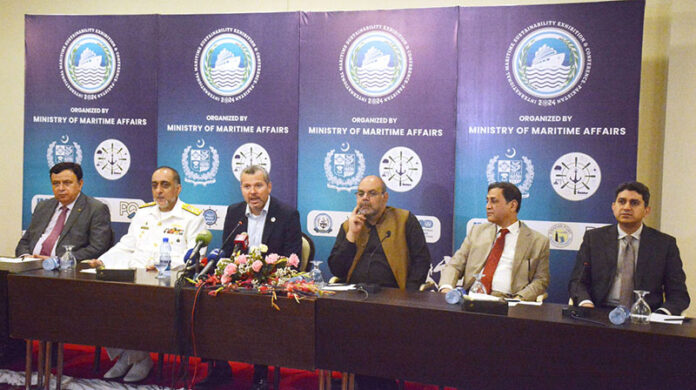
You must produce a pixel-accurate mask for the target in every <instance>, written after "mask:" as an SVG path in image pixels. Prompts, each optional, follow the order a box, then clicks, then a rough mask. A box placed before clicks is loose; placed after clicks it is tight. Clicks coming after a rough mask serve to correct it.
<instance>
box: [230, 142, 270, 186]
mask: <svg viewBox="0 0 696 390" xmlns="http://www.w3.org/2000/svg"><path fill="white" fill-rule="evenodd" d="M250 165H259V166H261V167H263V168H264V169H265V170H266V172H268V173H271V156H270V155H269V154H268V152H267V151H266V149H264V148H263V146H261V145H259V144H255V143H253V142H250V143H246V144H244V145H242V146H240V147H238V148H237V150H235V151H234V154H233V155H232V173H234V177H236V178H237V180H239V181H241V180H242V179H241V176H242V171H243V170H244V168H246V167H248V166H250Z"/></svg>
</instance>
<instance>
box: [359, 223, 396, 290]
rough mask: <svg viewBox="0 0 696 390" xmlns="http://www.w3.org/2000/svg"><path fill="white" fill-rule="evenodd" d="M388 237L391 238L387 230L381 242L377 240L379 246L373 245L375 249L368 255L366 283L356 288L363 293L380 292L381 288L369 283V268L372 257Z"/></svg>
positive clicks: (377, 284) (389, 231) (376, 284)
mask: <svg viewBox="0 0 696 390" xmlns="http://www.w3.org/2000/svg"><path fill="white" fill-rule="evenodd" d="M389 237H391V230H387V232H386V233H385V234H384V237H383V238H382V239H381V240H379V245H375V247H374V248H372V252H370V255H369V256H368V263H367V282H366V283H359V284H358V287H360V288H362V289H363V290H365V292H369V293H376V292H378V291H380V290H381V288H382V287H381V286H380V285H379V283H370V267H372V255H374V254H375V251H376V250H377V248H378V247H380V246H382V243H383V242H384V240H386V239H387V238H389Z"/></svg>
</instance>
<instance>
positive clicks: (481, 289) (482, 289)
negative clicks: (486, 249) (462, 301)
mask: <svg viewBox="0 0 696 390" xmlns="http://www.w3.org/2000/svg"><path fill="white" fill-rule="evenodd" d="M484 276H486V275H484V273H483V271H481V272H479V273H477V274H476V275H474V277H475V278H476V280H475V281H474V283H473V284H472V285H471V287H469V294H488V291H486V286H484V285H483V283H482V282H481V279H482V278H483V277H484Z"/></svg>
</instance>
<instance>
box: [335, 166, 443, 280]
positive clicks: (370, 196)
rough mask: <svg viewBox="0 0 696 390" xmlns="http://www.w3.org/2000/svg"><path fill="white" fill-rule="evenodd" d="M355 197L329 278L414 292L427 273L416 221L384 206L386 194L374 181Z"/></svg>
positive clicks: (423, 244)
mask: <svg viewBox="0 0 696 390" xmlns="http://www.w3.org/2000/svg"><path fill="white" fill-rule="evenodd" d="M356 197H357V204H356V206H355V208H354V209H353V211H352V212H351V214H350V217H349V218H348V220H347V221H345V222H344V223H343V225H342V226H341V229H339V231H338V236H337V237H336V242H335V243H334V246H333V249H332V250H331V255H330V256H329V268H330V269H331V272H332V273H333V274H334V275H335V276H338V277H339V278H341V279H344V280H346V281H347V282H349V283H370V284H379V285H381V286H383V287H395V288H399V289H402V290H404V289H407V290H417V289H418V288H419V287H420V285H421V284H422V283H423V282H424V281H425V277H426V276H427V274H428V269H429V268H430V252H429V251H428V246H427V245H426V242H425V235H424V234H423V229H422V228H421V225H420V223H419V222H418V219H417V218H416V216H415V215H413V214H412V213H411V212H410V211H408V210H403V209H398V208H395V207H391V206H387V201H388V200H389V193H388V192H387V191H386V186H385V184H384V182H383V181H382V179H380V178H379V177H377V176H367V177H365V178H364V179H362V181H361V182H360V184H359V185H358V191H357V192H356Z"/></svg>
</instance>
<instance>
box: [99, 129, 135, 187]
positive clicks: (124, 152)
mask: <svg viewBox="0 0 696 390" xmlns="http://www.w3.org/2000/svg"><path fill="white" fill-rule="evenodd" d="M130 163H131V155H130V152H129V151H128V148H127V147H126V145H125V144H124V143H123V142H121V141H119V140H117V139H113V138H112V139H107V140H104V141H102V143H100V144H99V146H97V149H96V150H95V151H94V168H96V169H97V172H98V173H99V175H100V176H101V177H103V178H104V179H107V180H118V179H120V178H122V177H123V176H125V175H126V173H128V169H129V168H130Z"/></svg>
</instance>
